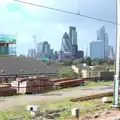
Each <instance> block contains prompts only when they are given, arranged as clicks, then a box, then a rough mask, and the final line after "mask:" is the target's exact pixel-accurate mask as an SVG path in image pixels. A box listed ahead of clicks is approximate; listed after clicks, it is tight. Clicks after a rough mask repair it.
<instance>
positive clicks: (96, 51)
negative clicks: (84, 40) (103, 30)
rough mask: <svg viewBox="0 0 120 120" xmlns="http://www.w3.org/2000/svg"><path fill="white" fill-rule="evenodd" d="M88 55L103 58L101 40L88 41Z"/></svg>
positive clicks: (93, 57)
mask: <svg viewBox="0 0 120 120" xmlns="http://www.w3.org/2000/svg"><path fill="white" fill-rule="evenodd" d="M90 57H91V58H92V59H95V58H104V43H103V41H102V40H99V41H93V42H91V43H90Z"/></svg>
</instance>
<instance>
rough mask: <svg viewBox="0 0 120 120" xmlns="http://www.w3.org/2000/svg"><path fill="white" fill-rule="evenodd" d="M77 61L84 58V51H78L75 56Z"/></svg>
mask: <svg viewBox="0 0 120 120" xmlns="http://www.w3.org/2000/svg"><path fill="white" fill-rule="evenodd" d="M76 58H77V59H81V58H84V51H82V50H79V51H78V52H77V56H76Z"/></svg>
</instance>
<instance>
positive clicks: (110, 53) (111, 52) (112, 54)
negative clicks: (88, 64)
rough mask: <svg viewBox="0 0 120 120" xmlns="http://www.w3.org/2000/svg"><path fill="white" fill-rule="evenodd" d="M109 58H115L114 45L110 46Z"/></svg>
mask: <svg viewBox="0 0 120 120" xmlns="http://www.w3.org/2000/svg"><path fill="white" fill-rule="evenodd" d="M109 58H110V59H114V49H113V46H109Z"/></svg>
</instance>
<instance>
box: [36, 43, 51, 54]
mask: <svg viewBox="0 0 120 120" xmlns="http://www.w3.org/2000/svg"><path fill="white" fill-rule="evenodd" d="M49 52H50V44H49V43H48V42H47V41H44V42H40V43H38V44H37V53H49Z"/></svg>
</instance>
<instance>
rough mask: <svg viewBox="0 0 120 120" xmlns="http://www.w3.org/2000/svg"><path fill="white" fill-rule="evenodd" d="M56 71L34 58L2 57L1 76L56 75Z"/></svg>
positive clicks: (0, 63) (0, 62)
mask: <svg viewBox="0 0 120 120" xmlns="http://www.w3.org/2000/svg"><path fill="white" fill-rule="evenodd" d="M55 73H56V70H55V69H52V67H48V66H47V65H46V64H45V63H43V62H42V61H40V60H36V59H34V58H27V57H15V56H8V57H7V56H6V57H4V56H3V57H0V75H3V76H4V75H28V74H31V75H32V74H55Z"/></svg>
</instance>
